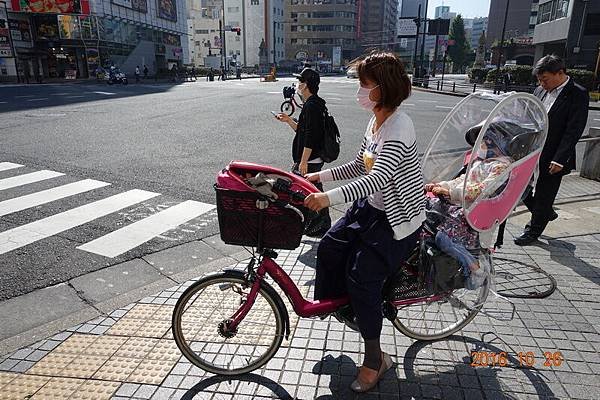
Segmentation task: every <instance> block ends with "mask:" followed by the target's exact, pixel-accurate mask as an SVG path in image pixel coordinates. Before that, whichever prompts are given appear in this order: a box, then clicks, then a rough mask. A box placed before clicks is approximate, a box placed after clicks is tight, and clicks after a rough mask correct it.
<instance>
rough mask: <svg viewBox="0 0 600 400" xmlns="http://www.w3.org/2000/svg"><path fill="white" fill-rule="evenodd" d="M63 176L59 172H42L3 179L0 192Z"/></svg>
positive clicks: (0, 182)
mask: <svg viewBox="0 0 600 400" xmlns="http://www.w3.org/2000/svg"><path fill="white" fill-rule="evenodd" d="M63 175H64V174H63V173H60V172H54V171H48V170H42V171H37V172H31V173H29V174H22V175H17V176H13V177H10V178H4V179H0V190H6V189H12V188H14V187H18V186H23V185H28V184H30V183H35V182H39V181H43V180H46V179H51V178H56V177H58V176H63Z"/></svg>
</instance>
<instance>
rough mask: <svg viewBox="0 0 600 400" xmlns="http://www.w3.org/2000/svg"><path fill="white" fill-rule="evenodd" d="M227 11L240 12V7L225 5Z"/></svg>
mask: <svg viewBox="0 0 600 400" xmlns="http://www.w3.org/2000/svg"><path fill="white" fill-rule="evenodd" d="M227 12H230V13H237V12H240V8H239V7H227Z"/></svg>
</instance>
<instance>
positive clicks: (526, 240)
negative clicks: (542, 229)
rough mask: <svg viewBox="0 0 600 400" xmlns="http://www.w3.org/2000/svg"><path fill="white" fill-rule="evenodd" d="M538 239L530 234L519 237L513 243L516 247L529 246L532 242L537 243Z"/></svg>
mask: <svg viewBox="0 0 600 400" xmlns="http://www.w3.org/2000/svg"><path fill="white" fill-rule="evenodd" d="M537 239H538V237H537V236H534V235H532V234H531V233H524V234H522V235H521V236H519V237H517V238H515V240H514V242H515V244H516V245H517V246H529V245H530V244H532V243H533V242H535V241H537Z"/></svg>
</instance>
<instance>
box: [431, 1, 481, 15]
mask: <svg viewBox="0 0 600 400" xmlns="http://www.w3.org/2000/svg"><path fill="white" fill-rule="evenodd" d="M442 3H444V4H443V5H445V6H450V12H455V13H457V14H460V15H462V16H463V17H464V18H473V17H487V16H488V12H489V11H490V0H429V6H428V8H427V16H428V17H430V18H433V17H434V16H435V8H436V7H437V6H441V5H442Z"/></svg>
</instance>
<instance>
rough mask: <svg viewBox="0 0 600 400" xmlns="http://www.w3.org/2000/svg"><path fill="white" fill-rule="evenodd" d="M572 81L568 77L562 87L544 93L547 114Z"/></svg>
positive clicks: (543, 101) (543, 98) (543, 99)
mask: <svg viewBox="0 0 600 400" xmlns="http://www.w3.org/2000/svg"><path fill="white" fill-rule="evenodd" d="M570 79H571V77H569V76H567V80H566V81H564V82H563V84H562V85H560V86H557V87H555V88H554V89H552V90H551V91H547V90H544V93H543V94H542V103H543V104H544V107H545V108H546V112H550V109H551V108H552V106H553V105H554V102H555V101H556V99H557V98H558V96H559V95H560V92H562V90H563V89H564V88H565V86H567V83H569V80H570ZM550 163H551V164H556V165H558V166H559V167H561V168H562V167H563V165H561V164H559V163H557V162H556V161H551V162H550Z"/></svg>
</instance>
